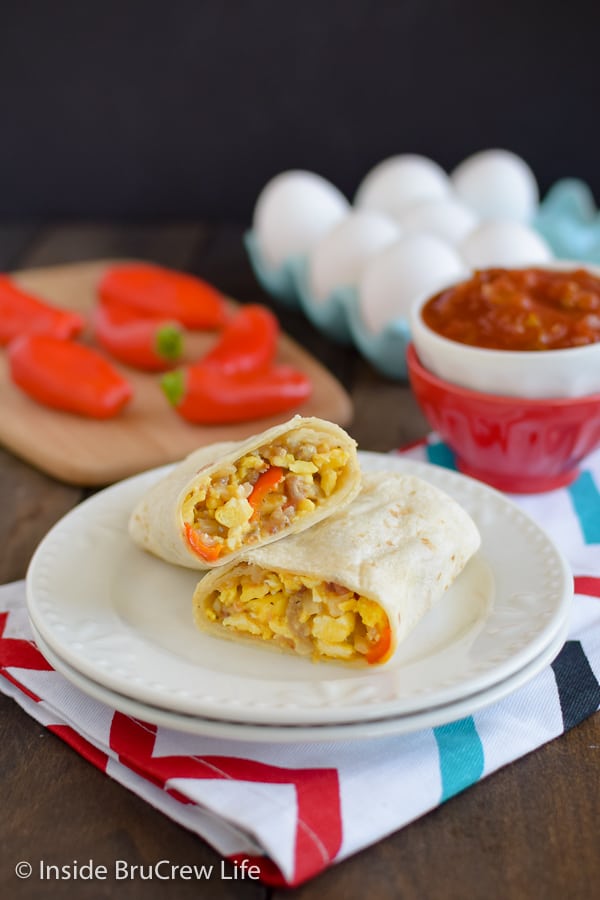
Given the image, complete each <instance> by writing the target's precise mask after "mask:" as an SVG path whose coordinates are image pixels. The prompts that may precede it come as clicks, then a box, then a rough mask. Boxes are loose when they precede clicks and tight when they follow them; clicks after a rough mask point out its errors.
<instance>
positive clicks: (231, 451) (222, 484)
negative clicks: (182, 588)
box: [129, 416, 360, 569]
mask: <svg viewBox="0 0 600 900" xmlns="http://www.w3.org/2000/svg"><path fill="white" fill-rule="evenodd" d="M359 488H360V469H359V465H358V460H357V455H356V442H355V441H354V440H352V438H351V437H349V435H348V434H346V432H345V431H344V430H343V429H342V428H340V427H339V426H338V425H334V424H333V423H331V422H327V421H325V420H323V419H317V418H302V417H301V416H295V417H294V418H293V419H291V420H290V421H289V422H287V423H285V424H283V425H277V426H275V427H274V428H270V429H269V430H267V431H264V432H263V433H262V434H258V435H255V436H254V437H251V438H248V439H247V440H245V441H240V442H234V443H222V444H211V445H210V446H207V447H202V448H200V449H199V450H196V451H195V452H194V453H192V454H191V455H190V456H188V457H187V459H185V460H184V461H183V462H182V463H180V464H179V465H178V466H176V467H175V468H174V469H173V470H172V471H171V472H170V473H169V475H168V476H166V477H165V478H164V479H163V480H162V481H160V482H158V483H157V484H156V485H154V486H153V487H152V488H151V489H150V491H149V492H148V493H147V494H146V495H145V496H144V497H143V498H142V500H141V501H140V503H139V504H138V505H137V507H136V508H135V510H134V511H133V513H132V515H131V518H130V522H129V533H130V535H131V537H132V538H133V540H134V541H135V542H136V543H137V544H138V545H139V546H141V547H143V548H144V549H145V550H148V551H150V552H151V553H154V554H155V555H156V556H160V557H161V558H162V559H165V560H167V561H168V562H172V563H176V564H179V565H182V566H188V567H189V568H193V569H210V568H213V567H215V566H222V565H223V564H225V563H228V562H230V561H231V560H232V559H234V558H235V557H237V556H238V555H239V554H240V553H242V552H243V551H245V550H248V549H250V548H254V547H260V546H263V545H265V544H269V543H271V542H273V541H276V540H278V539H279V538H281V537H284V536H285V535H288V534H292V533H295V532H299V531H302V530H303V529H305V528H308V527H309V526H311V525H313V524H314V523H315V522H318V521H320V520H321V519H323V518H324V517H325V516H327V515H329V514H330V513H331V512H333V511H334V510H335V509H338V508H340V507H342V506H344V505H345V504H346V503H349V502H350V500H351V499H352V498H353V497H354V496H355V494H356V493H357V492H358V490H359Z"/></svg>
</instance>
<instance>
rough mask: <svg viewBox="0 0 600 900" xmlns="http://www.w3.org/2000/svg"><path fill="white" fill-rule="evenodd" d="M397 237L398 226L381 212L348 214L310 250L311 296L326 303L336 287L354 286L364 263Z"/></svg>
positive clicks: (365, 210) (367, 210)
mask: <svg viewBox="0 0 600 900" xmlns="http://www.w3.org/2000/svg"><path fill="white" fill-rule="evenodd" d="M399 236H400V229H399V227H398V225H397V224H396V223H395V222H394V221H393V220H392V219H390V218H389V217H388V216H385V215H383V213H379V212H376V211H375V210H369V209H359V210H355V211H354V212H351V213H350V214H349V215H348V216H346V218H345V219H343V220H342V221H341V222H340V223H339V224H338V225H336V226H335V227H334V228H332V230H331V231H329V232H328V233H327V234H326V235H325V237H324V238H323V239H322V240H320V241H319V243H318V244H317V245H316V246H315V247H313V249H312V250H311V251H310V254H309V257H308V277H309V286H310V290H311V294H312V296H313V297H314V298H315V299H316V300H325V299H326V298H327V297H329V295H330V294H331V292H332V291H333V290H334V289H335V288H337V287H342V286H346V285H354V284H356V282H357V281H358V279H359V277H360V275H361V272H362V270H363V269H364V267H365V265H366V263H367V262H368V261H369V260H370V259H371V258H372V257H373V256H374V255H375V254H376V253H378V252H379V251H380V250H383V249H384V248H385V247H387V246H389V245H390V244H391V243H393V242H394V241H395V240H396V239H397V238H398V237H399Z"/></svg>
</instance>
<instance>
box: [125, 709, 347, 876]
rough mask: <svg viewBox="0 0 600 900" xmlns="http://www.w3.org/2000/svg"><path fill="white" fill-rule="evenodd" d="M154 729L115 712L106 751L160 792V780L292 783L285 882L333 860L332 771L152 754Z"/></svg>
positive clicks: (336, 843) (337, 813)
mask: <svg viewBox="0 0 600 900" xmlns="http://www.w3.org/2000/svg"><path fill="white" fill-rule="evenodd" d="M156 731H157V728H156V726H155V725H148V724H147V723H146V722H141V721H139V720H137V719H133V718H131V717H129V716H125V715H124V714H122V713H118V712H117V713H115V715H114V716H113V720H112V725H111V731H110V746H111V749H112V750H114V751H115V753H117V754H118V756H119V760H120V762H122V763H123V764H124V765H126V766H127V767H128V768H130V769H132V771H134V772H136V773H137V774H139V775H142V776H144V777H145V778H148V779H149V780H151V781H153V782H154V784H156V785H158V786H159V787H161V788H163V789H165V790H168V788H166V782H168V781H170V780H171V779H173V778H198V779H228V780H232V781H250V782H255V783H256V782H258V783H263V784H292V785H293V786H294V787H295V789H296V800H297V806H298V821H297V823H296V846H295V871H294V878H293V881H292V882H291V884H294V885H295V884H299V883H300V882H301V881H305V880H306V879H307V878H310V877H311V876H312V875H315V874H316V873H317V872H320V871H321V870H322V869H323V868H324V867H325V866H326V865H327V864H328V863H330V862H331V861H332V860H333V859H334V858H335V856H336V854H337V852H338V850H339V848H340V846H341V842H342V817H341V809H340V793H339V781H338V773H337V770H336V769H286V768H282V767H279V766H272V765H267V764H266V763H261V762H256V761H255V760H251V759H240V758H238V757H229V756H160V757H153V756H152V751H153V749H154V740H155V737H156ZM170 793H173V794H174V793H175V792H170ZM177 796H178V797H179V796H180V794H179V792H177ZM188 802H189V801H188Z"/></svg>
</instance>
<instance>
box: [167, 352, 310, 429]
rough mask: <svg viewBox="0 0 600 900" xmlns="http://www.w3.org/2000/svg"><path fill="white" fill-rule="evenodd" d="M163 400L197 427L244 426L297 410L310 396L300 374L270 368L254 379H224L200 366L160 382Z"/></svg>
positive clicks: (305, 378)
mask: <svg viewBox="0 0 600 900" xmlns="http://www.w3.org/2000/svg"><path fill="white" fill-rule="evenodd" d="M161 386H162V389H163V391H164V393H165V394H166V396H167V399H168V400H169V401H170V403H172V405H173V406H174V407H175V409H176V411H177V412H178V413H179V415H180V416H182V418H184V419H186V420H187V421H188V422H193V423H195V424H199V425H217V424H226V423H232V422H247V421H251V420H252V419H261V418H263V417H265V416H271V415H276V414H277V413H280V412H285V411H286V410H288V409H293V408H294V407H296V406H299V405H300V404H301V403H303V402H304V401H305V400H307V399H308V397H309V396H310V393H311V389H312V386H311V382H310V379H309V378H308V376H307V375H305V374H304V372H300V371H299V370H298V369H294V368H292V366H274V367H272V368H271V369H269V370H268V371H267V372H259V373H257V374H254V375H225V374H224V373H223V372H220V371H219V370H218V369H215V368H211V367H210V366H205V365H203V364H202V363H197V364H196V365H192V366H186V367H185V368H183V369H176V370H175V371H173V372H167V373H166V375H163V377H162V378H161Z"/></svg>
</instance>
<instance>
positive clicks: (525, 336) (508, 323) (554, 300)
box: [422, 269, 600, 350]
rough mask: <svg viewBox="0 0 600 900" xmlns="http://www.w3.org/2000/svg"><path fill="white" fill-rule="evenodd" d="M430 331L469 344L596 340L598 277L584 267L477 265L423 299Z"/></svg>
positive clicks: (520, 346)
mask: <svg viewBox="0 0 600 900" xmlns="http://www.w3.org/2000/svg"><path fill="white" fill-rule="evenodd" d="M422 316H423V319H424V321H425V323H426V324H427V325H428V326H429V328H431V329H432V330H433V331H435V332H437V333H438V334H440V335H442V336H443V337H446V338H449V339H450V340H452V341H458V342H460V343H461V344H470V345H472V346H475V347H487V348H491V349H496V350H559V349H563V348H565V347H579V346H583V345H585V344H593V343H595V342H596V341H600V278H596V277H594V276H593V275H592V274H591V273H589V272H587V271H586V270H585V269H576V270H571V271H568V272H558V271H552V270H549V269H482V270H481V271H477V272H475V273H474V274H473V276H472V277H471V278H470V279H469V280H468V281H464V282H462V283H461V284H457V285H455V286H454V287H451V288H448V289H447V290H445V291H442V292H441V293H439V294H437V295H436V296H435V297H433V298H432V299H431V300H429V301H428V302H427V303H426V304H425V306H424V307H423V311H422Z"/></svg>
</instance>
